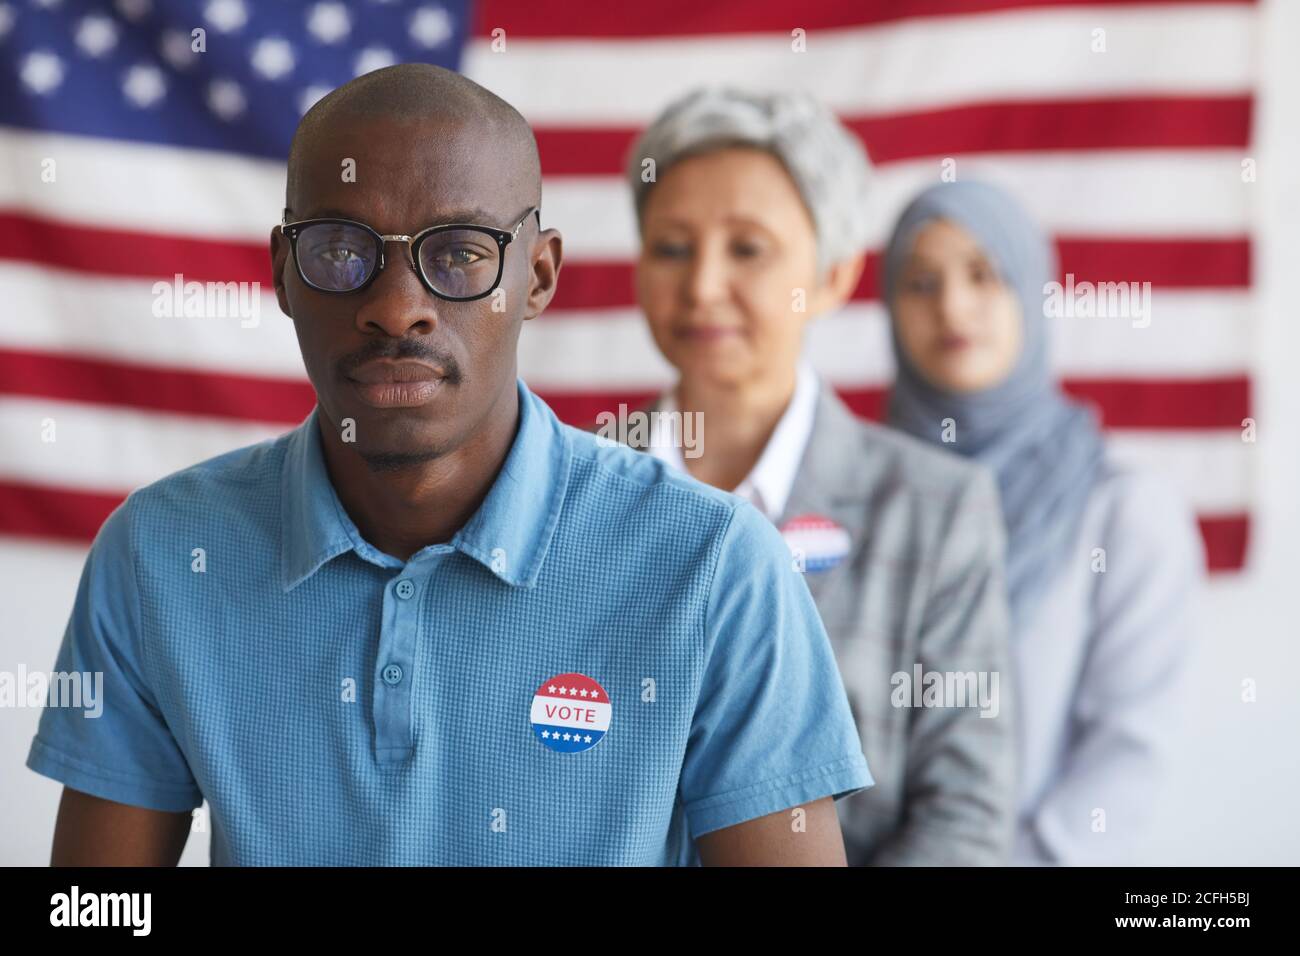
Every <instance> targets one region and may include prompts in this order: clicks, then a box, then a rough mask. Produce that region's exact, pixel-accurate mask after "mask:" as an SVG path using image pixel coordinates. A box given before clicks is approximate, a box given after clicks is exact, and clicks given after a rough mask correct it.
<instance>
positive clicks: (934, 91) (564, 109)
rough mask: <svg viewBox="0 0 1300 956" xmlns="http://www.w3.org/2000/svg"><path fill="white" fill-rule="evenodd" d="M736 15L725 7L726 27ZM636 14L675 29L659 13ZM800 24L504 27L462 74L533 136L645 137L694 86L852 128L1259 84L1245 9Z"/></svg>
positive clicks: (1069, 9) (1094, 10)
mask: <svg viewBox="0 0 1300 956" xmlns="http://www.w3.org/2000/svg"><path fill="white" fill-rule="evenodd" d="M581 6H582V9H583V11H584V12H583V13H582V17H583V18H584V25H585V16H586V14H585V5H581ZM618 6H619V8H620V12H619V16H622V10H621V7H622V6H625V5H618ZM699 6H700V7H705V6H712V5H711V4H699ZM741 6H742V5H740V4H728V5H726V7H725V9H726V10H727V15H728V16H730V15H732V14H733V13H738V11H739V10H740V8H741ZM856 6H857V5H856V4H851V5H848V7H847V8H846V9H847V10H848V11H855V10H856ZM639 13H640V15H641V17H642V18H644V17H653V18H654V19H655V20H656V21H658V22H661V23H662V24H664V25H669V24H672V23H673V21H671V20H670V19H669V18H666V17H662V14H661V11H660V9H659V5H658V4H646V5H643V6H641V7H639ZM801 19H802V16H801V15H800V14H789V15H788V16H787V17H785V18H783V22H782V23H781V24H780V25H778V26H775V28H774V29H772V30H771V31H770V32H767V31H764V32H762V33H737V32H731V31H729V32H727V33H726V34H725V35H713V34H689V35H676V36H671V37H653V36H652V37H648V38H647V37H644V36H636V37H628V38H622V37H608V38H603V39H601V40H600V41H599V42H592V41H591V40H590V39H588V38H587V37H586V36H582V37H563V36H559V37H546V38H540V39H531V38H529V37H528V36H527V35H525V34H520V33H517V32H513V31H512V30H511V28H510V27H509V26H504V27H503V28H504V29H505V30H506V37H505V41H506V46H505V49H504V50H503V51H502V50H500V49H499V45H498V47H497V48H494V46H493V43H492V41H491V40H490V39H488V38H486V37H481V36H480V37H478V38H474V39H471V40H470V42H469V43H468V44H467V46H466V48H465V56H464V60H463V64H462V68H461V69H462V72H463V73H465V74H466V75H467V76H469V77H470V78H471V79H473V80H475V81H476V82H478V83H481V84H483V85H484V86H486V87H487V88H488V89H490V90H492V92H494V93H496V94H497V95H498V96H501V97H502V98H504V99H505V100H507V101H508V102H509V103H511V104H512V105H513V106H515V108H516V109H518V110H519V111H520V112H521V113H522V114H523V115H524V117H525V118H526V119H528V120H529V122H531V123H532V124H534V126H549V125H558V126H566V127H572V126H606V125H610V126H637V125H643V124H645V123H647V122H649V121H650V119H651V118H652V117H654V116H655V115H657V114H658V112H659V111H660V110H662V109H663V108H664V106H665V105H666V104H667V103H668V102H669V101H671V100H673V99H675V98H676V97H678V96H681V95H682V94H683V93H685V92H686V91H687V90H690V89H694V88H696V87H699V86H706V85H717V86H735V87H739V88H741V89H758V90H765V89H772V88H780V89H784V90H791V91H802V92H807V93H811V94H813V95H815V96H817V97H818V98H819V99H820V100H821V101H822V102H824V103H826V105H827V106H829V107H830V108H831V109H833V110H834V111H835V112H836V113H838V114H842V115H845V116H859V115H875V114H880V113H896V112H911V111H914V110H923V109H934V108H944V107H950V106H955V105H959V104H963V103H978V102H1001V101H1004V100H1020V99H1027V100H1042V99H1058V98H1062V99H1069V98H1076V97H1080V98H1087V97H1098V96H1115V95H1124V96H1147V95H1154V96H1163V95H1168V94H1171V93H1178V94H1183V95H1191V94H1229V95H1236V94H1243V93H1249V92H1250V91H1251V90H1252V89H1253V88H1254V86H1255V83H1256V80H1257V76H1258V68H1257V64H1258V61H1259V56H1260V53H1259V50H1258V48H1257V38H1256V36H1255V31H1254V27H1255V23H1256V17H1255V11H1254V10H1253V9H1252V7H1251V5H1248V4H1234V3H1226V4H1218V3H1211V4H1183V3H1170V4H1160V5H1148V4H1115V5H1102V6H1091V5H1088V6H1062V5H1057V6H1050V7H1045V6H1039V7H1034V8H1026V9H1013V10H1007V11H1005V12H999V13H990V14H981V15H978V16H951V17H943V18H939V19H921V20H903V21H897V22H893V23H887V24H883V25H866V26H853V27H845V28H844V29H835V30H820V31H817V30H811V31H809V33H808V35H807V43H806V50H805V51H803V52H799V51H796V50H795V49H794V48H792V37H791V34H790V31H791V30H792V29H793V28H795V27H799V26H805V28H806V23H805V24H801V23H800V22H799V20H801ZM1098 30H1101V31H1104V33H1103V34H1101V35H1100V37H1099V35H1098V34H1097V32H1096V31H1098ZM1171 37H1176V39H1174V40H1171ZM1099 39H1100V40H1102V41H1104V45H1105V47H1104V50H1103V49H1098V48H1097V43H1098V40H1099ZM593 77H599V82H592V78H593Z"/></svg>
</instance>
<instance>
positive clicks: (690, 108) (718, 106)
mask: <svg viewBox="0 0 1300 956" xmlns="http://www.w3.org/2000/svg"><path fill="white" fill-rule="evenodd" d="M728 146H751V147H754V148H757V149H762V150H766V151H767V152H769V153H771V154H772V155H773V156H775V157H776V158H777V159H778V160H780V161H781V163H782V165H784V166H785V168H786V171H787V172H788V173H789V174H790V178H791V179H793V180H794V184H795V186H796V187H797V188H798V190H799V194H800V195H801V196H802V197H803V201H804V205H806V206H807V207H808V212H809V214H810V215H811V217H812V221H813V225H814V227H815V228H816V230H817V263H818V268H819V270H820V271H821V272H823V273H824V272H825V270H826V268H827V267H828V266H830V265H831V264H832V263H835V262H839V261H842V260H844V259H848V258H850V257H852V256H854V255H857V254H858V253H859V252H862V251H863V250H864V249H865V248H866V245H867V238H868V232H867V222H866V201H867V190H868V188H869V185H870V181H871V162H870V160H868V159H867V154H866V151H865V150H864V149H863V148H862V144H861V143H860V142H859V141H858V139H857V137H856V136H854V135H853V134H852V133H851V132H849V131H848V130H847V129H845V127H844V125H843V124H842V123H840V121H839V120H838V119H836V117H835V114H833V113H832V112H831V111H830V110H828V109H827V108H826V107H825V106H823V105H821V103H819V102H818V101H817V100H815V99H814V98H813V97H811V96H809V95H807V94H804V93H767V94H764V93H743V92H741V91H739V90H734V89H725V88H724V89H700V90H695V91H694V92H692V93H689V94H687V95H686V96H684V97H682V98H681V99H679V100H675V101H674V102H673V103H671V104H670V105H669V106H668V108H667V109H665V110H664V111H663V112H662V113H661V114H660V115H659V117H658V118H657V119H656V120H655V121H654V122H653V123H651V124H650V126H649V128H647V129H646V130H645V132H643V133H642V134H641V136H640V137H639V138H638V139H637V141H636V143H635V144H634V145H633V147H632V151H631V153H629V155H628V161H627V180H628V183H629V185H631V187H632V195H633V198H634V200H635V202H636V215H637V222H638V224H639V223H640V220H641V212H642V210H643V209H644V207H645V201H646V197H647V196H648V195H649V194H650V190H651V189H653V188H654V186H655V183H654V182H645V181H644V180H643V179H642V170H643V168H644V163H645V160H647V159H653V160H654V175H655V178H656V179H657V178H658V177H660V176H662V175H663V174H664V173H666V172H667V171H668V169H669V167H671V166H672V165H673V164H674V163H676V162H678V161H679V160H682V159H685V158H687V157H688V156H697V155H699V154H701V153H707V152H711V151H713V150H715V149H724V148H726V147H728Z"/></svg>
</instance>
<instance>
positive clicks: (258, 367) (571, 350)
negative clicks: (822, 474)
mask: <svg viewBox="0 0 1300 956" xmlns="http://www.w3.org/2000/svg"><path fill="white" fill-rule="evenodd" d="M0 287H3V288H4V289H5V305H6V308H7V309H9V310H10V312H11V314H13V315H15V316H22V317H23V320H22V321H20V322H11V323H6V324H4V325H3V326H0V349H15V350H19V351H23V352H35V353H49V354H55V355H57V354H68V355H72V356H74V357H76V356H86V357H92V358H97V359H106V360H117V361H124V362H127V363H130V364H132V365H143V366H158V367H164V368H167V367H177V368H196V369H203V370H207V371H214V372H235V373H239V374H243V375H252V376H255V377H257V376H261V377H272V378H289V379H300V378H302V377H303V364H302V358H301V356H300V354H299V349H298V342H297V338H296V336H295V332H294V327H293V323H292V322H291V321H290V320H289V319H288V318H287V317H286V316H284V315H283V314H282V313H281V312H280V309H279V303H278V302H277V301H276V298H275V296H274V295H273V294H272V293H271V292H270V291H269V290H268V289H266V288H265V287H263V288H262V290H261V292H260V295H259V297H257V298H253V299H252V300H251V305H252V306H253V307H254V308H253V309H252V311H251V317H249V316H248V315H241V314H240V309H241V308H242V307H243V306H244V305H246V304H250V303H242V302H241V303H234V308H233V309H227V310H225V311H224V314H223V311H222V310H217V311H215V312H214V311H212V309H211V308H210V305H209V303H207V302H206V301H204V302H202V303H201V305H202V308H200V309H197V310H195V312H194V313H193V314H190V315H185V314H184V307H185V303H184V302H180V303H171V302H170V301H165V302H164V304H166V305H167V306H168V308H169V309H172V307H173V306H174V309H173V314H171V315H168V316H166V317H159V316H157V315H155V314H154V313H155V308H154V305H155V301H156V297H155V295H154V291H153V286H152V284H151V283H150V282H149V281H148V280H146V279H113V278H96V279H92V278H81V277H79V278H77V279H75V280H74V279H68V280H65V281H62V282H58V283H52V282H50V281H49V279H48V273H47V272H45V271H43V270H41V269H39V268H37V267H35V266H30V265H19V264H8V265H5V264H0ZM173 288H174V287H173V286H172V284H170V283H165V284H164V291H165V292H167V293H170V292H171V291H172V290H173ZM163 299H164V300H169V299H170V295H165V296H163ZM1144 309H1145V311H1146V315H1147V318H1146V319H1145V320H1143V321H1139V320H1138V318H1136V317H1134V318H1126V317H1124V316H1123V314H1122V311H1121V312H1115V313H1114V314H1113V315H1112V316H1111V317H1105V318H1084V317H1082V316H1073V317H1071V316H1066V315H1061V316H1059V317H1057V318H1055V319H1053V320H1052V321H1053V327H1052V330H1051V339H1052V344H1053V357H1054V359H1055V361H1054V368H1055V370H1056V371H1057V373H1058V374H1060V375H1063V376H1066V377H1082V378H1092V377H1097V376H1099V375H1118V376H1120V377H1136V378H1146V379H1160V378H1164V377H1171V378H1202V377H1210V378H1215V377H1222V376H1223V375H1226V374H1233V375H1235V374H1242V373H1244V372H1245V370H1247V369H1249V368H1250V366H1251V363H1252V361H1253V358H1254V353H1253V342H1254V336H1253V334H1252V330H1253V328H1254V322H1253V318H1254V312H1253V309H1254V297H1253V295H1252V294H1251V293H1250V292H1248V291H1244V290H1227V291H1224V290H1188V291H1173V290H1162V291H1160V292H1159V293H1158V294H1157V293H1155V292H1153V293H1152V295H1151V296H1150V299H1149V300H1148V301H1146V302H1145V304H1144ZM807 349H808V354H809V357H810V359H811V360H812V362H813V365H814V367H816V368H817V369H818V371H820V372H822V373H823V374H825V375H827V376H828V377H829V379H830V380H831V381H834V382H836V383H837V384H842V385H858V384H880V385H883V384H886V383H887V382H889V381H890V380H891V379H892V377H893V373H894V366H893V360H892V349H891V344H890V341H889V331H888V326H887V320H886V317H885V310H884V308H883V307H882V305H881V304H880V303H879V302H853V303H850V304H848V305H847V306H845V307H844V308H842V309H839V310H837V311H835V312H833V313H830V314H828V315H824V316H821V317H820V318H818V319H817V320H816V321H815V322H813V323H811V325H810V326H809V330H808V340H807ZM556 356H564V361H556V358H555V357H556ZM611 357H616V360H612V359H611ZM519 368H520V372H521V374H522V375H523V376H524V378H526V379H527V380H528V381H530V382H534V383H536V384H537V385H538V386H539V387H546V388H554V389H559V390H566V389H570V388H575V387H577V388H581V387H592V388H605V387H611V386H612V387H615V388H622V387H633V386H635V387H642V386H644V387H647V388H652V387H661V386H664V385H667V384H669V383H670V382H671V381H672V379H673V377H674V373H673V371H672V369H671V367H670V366H669V365H668V363H667V362H666V361H665V360H664V358H663V357H662V355H660V353H659V350H658V349H657V348H656V347H655V344H654V342H653V340H652V339H651V337H650V332H649V327H648V325H647V323H646V320H645V318H644V316H642V314H641V312H640V310H639V309H638V308H637V307H635V306H626V307H621V308H616V309H604V310H598V309H585V310H580V311H557V310H555V309H548V310H547V312H546V313H545V314H544V315H543V316H542V317H541V318H539V319H538V320H536V321H533V322H530V323H528V324H527V325H525V326H524V332H523V335H522V336H521V338H520V341H519Z"/></svg>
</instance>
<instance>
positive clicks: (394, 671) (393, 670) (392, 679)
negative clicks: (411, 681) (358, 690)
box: [384, 664, 402, 684]
mask: <svg viewBox="0 0 1300 956" xmlns="http://www.w3.org/2000/svg"><path fill="white" fill-rule="evenodd" d="M401 682H402V668H401V666H400V665H398V664H389V665H388V666H387V667H385V668H384V683H385V684H400V683H401Z"/></svg>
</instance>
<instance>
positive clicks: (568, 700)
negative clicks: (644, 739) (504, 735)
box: [529, 674, 613, 754]
mask: <svg viewBox="0 0 1300 956" xmlns="http://www.w3.org/2000/svg"><path fill="white" fill-rule="evenodd" d="M612 714H613V708H612V706H611V704H610V701H609V695H608V694H606V693H605V688H603V687H601V686H600V684H598V683H596V682H595V681H594V680H592V679H591V678H590V677H588V676H587V675H586V674H558V675H556V676H555V677H552V678H551V679H550V680H548V681H546V682H545V683H544V684H542V686H541V687H539V688H537V693H535V694H533V706H532V711H531V713H530V714H529V720H531V721H532V724H533V735H534V736H535V737H536V738H537V739H538V740H540V741H541V742H542V743H544V744H545V745H546V746H548V747H550V748H551V749H552V750H554V751H557V752H558V753H562V754H576V753H582V751H584V750H590V749H591V748H592V747H594V746H596V744H598V743H600V739H601V738H602V737H604V736H605V732H606V731H608V730H609V719H610V717H611V716H612Z"/></svg>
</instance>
